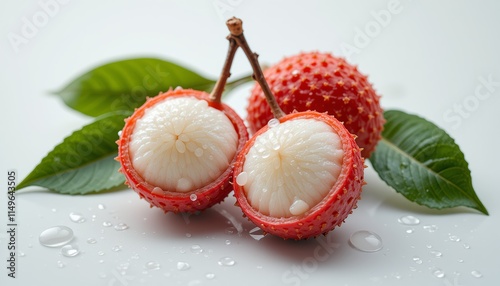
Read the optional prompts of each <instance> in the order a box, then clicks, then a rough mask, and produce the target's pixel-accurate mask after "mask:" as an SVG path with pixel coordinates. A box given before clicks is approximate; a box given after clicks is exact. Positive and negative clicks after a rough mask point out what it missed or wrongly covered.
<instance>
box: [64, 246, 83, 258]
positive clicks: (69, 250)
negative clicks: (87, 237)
mask: <svg viewBox="0 0 500 286" xmlns="http://www.w3.org/2000/svg"><path fill="white" fill-rule="evenodd" d="M79 253H80V250H79V249H78V247H77V246H76V245H71V244H68V245H65V246H63V247H62V248H61V254H62V255H63V256H66V257H73V256H77V255H78V254H79Z"/></svg>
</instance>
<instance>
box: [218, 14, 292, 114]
mask: <svg viewBox="0 0 500 286" xmlns="http://www.w3.org/2000/svg"><path fill="white" fill-rule="evenodd" d="M226 25H227V28H228V29H229V31H230V32H231V34H230V35H229V38H230V39H234V41H235V42H236V43H237V44H238V46H239V47H240V48H241V49H243V51H244V52H245V55H246V56H247V58H248V61H249V62H250V65H251V66H252V69H253V78H254V79H255V81H257V82H258V83H259V85H260V87H261V88H262V91H263V92H264V96H265V97H266V100H267V103H268V104H269V107H271V111H272V113H273V115H274V117H275V118H281V117H283V116H284V115H285V113H284V112H283V110H281V108H280V107H279V105H278V102H277V101H276V98H275V97H274V95H273V93H272V91H271V89H270V88H269V85H268V84H267V81H266V79H265V77H264V73H263V72H262V68H261V67H260V64H259V60H258V57H259V55H258V54H257V53H254V52H252V50H251V49H250V47H249V46H248V43H247V41H246V39H245V35H243V21H241V19H238V18H236V17H233V18H231V19H229V20H227V22H226Z"/></svg>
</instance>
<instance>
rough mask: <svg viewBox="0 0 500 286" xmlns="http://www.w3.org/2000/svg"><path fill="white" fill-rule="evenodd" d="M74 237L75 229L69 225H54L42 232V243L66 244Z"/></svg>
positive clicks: (50, 245)
mask: <svg viewBox="0 0 500 286" xmlns="http://www.w3.org/2000/svg"><path fill="white" fill-rule="evenodd" d="M72 239H73V230H72V229H71V228H69V227H67V226H54V227H51V228H48V229H46V230H44V231H42V233H41V234H40V237H39V238H38V240H39V241H40V244H41V245H43V246H47V247H58V246H62V245H65V244H66V243H68V242H70V241H71V240H72Z"/></svg>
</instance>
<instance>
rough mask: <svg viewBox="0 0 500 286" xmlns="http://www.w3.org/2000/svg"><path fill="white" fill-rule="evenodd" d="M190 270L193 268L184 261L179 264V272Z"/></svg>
mask: <svg viewBox="0 0 500 286" xmlns="http://www.w3.org/2000/svg"><path fill="white" fill-rule="evenodd" d="M189 268H191V266H190V265H189V263H187V262H183V261H179V262H177V270H180V271H185V270H188V269H189Z"/></svg>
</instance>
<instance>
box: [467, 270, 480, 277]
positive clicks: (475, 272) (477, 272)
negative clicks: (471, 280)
mask: <svg viewBox="0 0 500 286" xmlns="http://www.w3.org/2000/svg"><path fill="white" fill-rule="evenodd" d="M470 274H471V275H472V276H474V277H476V278H481V277H483V273H481V272H479V271H477V270H472V271H471V273H470Z"/></svg>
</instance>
